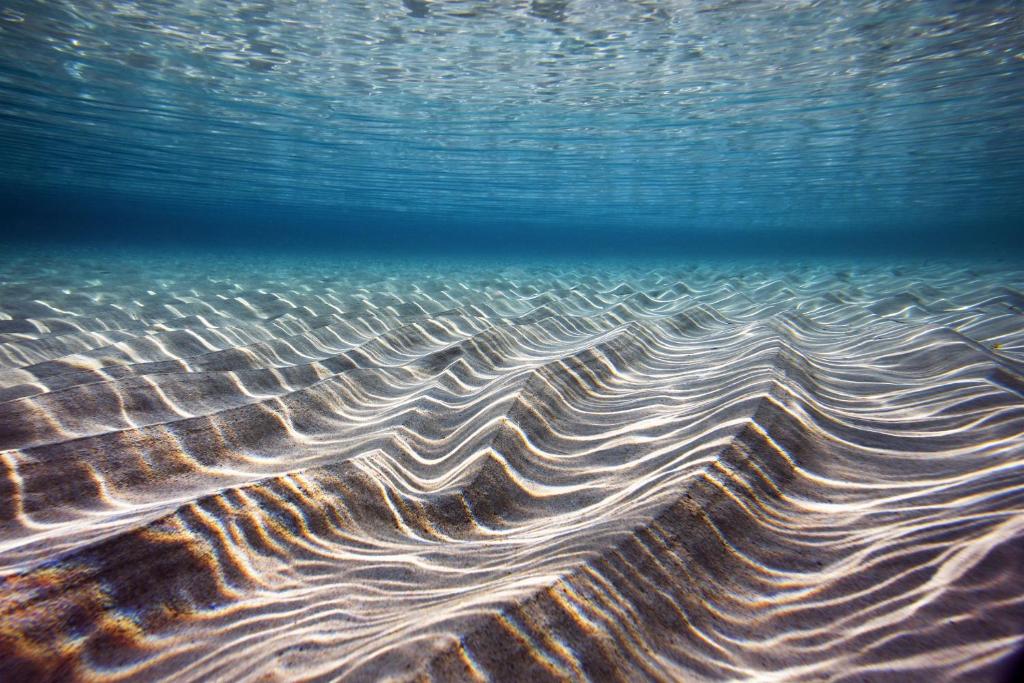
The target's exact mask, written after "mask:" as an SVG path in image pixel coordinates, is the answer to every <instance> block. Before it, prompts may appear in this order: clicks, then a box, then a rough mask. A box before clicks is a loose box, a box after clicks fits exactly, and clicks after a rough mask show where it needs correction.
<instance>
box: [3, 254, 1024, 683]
mask: <svg viewBox="0 0 1024 683" xmlns="http://www.w3.org/2000/svg"><path fill="white" fill-rule="evenodd" d="M1022 373H1024V271H1021V270H1016V269H1013V268H1011V267H1010V266H1007V265H999V264H992V263H960V264H957V263H952V264H951V263H938V264H928V263H920V264H911V265H902V266H898V265H893V264H883V263H859V264H857V263H852V264H842V263H818V264H809V265H799V264H775V265H770V264H750V263H748V264H742V263H734V264H727V263H704V264H700V263H695V264H677V265H665V264H660V265H657V264H655V265H650V264H648V265H641V264H635V263H634V264H630V263H619V264H615V263H611V262H607V263H601V264H591V265H587V266H584V265H572V264H564V263H554V262H549V263H537V264H532V265H519V266H509V265H496V264H486V263H470V262H465V263H459V262H457V261H435V262H426V261H424V262H420V263H404V264H403V263H377V262H372V261H370V260H365V259H364V260H362V261H358V260H349V261H345V262H337V263H330V262H328V261H327V260H317V261H302V260H299V259H296V258H290V259H283V258H282V259H278V260H274V259H269V258H259V259H257V258H242V257H237V258H232V259H228V258H222V259H218V258H214V257H203V258H187V257H185V256H179V257H171V256H162V257H157V256H145V255H140V254H135V255H130V254H128V255H119V256H111V255H109V254H108V255H104V254H101V253H99V252H91V253H90V252H76V253H67V254H51V255H42V254H40V253H34V252H33V253H24V254H20V255H19V254H17V253H8V254H6V255H5V258H4V259H3V262H2V264H0V449H2V450H0V680H3V681H46V680H100V681H120V680H149V679H156V678H163V679H167V680H174V681H211V680H224V681H240V680H254V681H297V680H335V679H345V680H377V679H380V678H385V677H394V678H397V679H427V680H472V679H480V680H486V679H493V680H508V681H541V680H549V679H560V680H566V679H567V680H578V679H592V680H602V681H604V680H617V679H618V680H640V679H657V680H705V679H711V680H721V679H726V680H756V681H768V680H785V681H790V680H793V681H803V680H807V681H811V680H813V681H819V680H829V681H855V680H856V681H861V680H894V681H897V680H898V681H905V680H922V679H923V680H927V681H929V682H932V681H943V680H963V681H978V680H999V678H1000V677H1002V676H1005V675H1009V674H1008V672H1009V669H1008V667H1009V666H1010V664H1009V662H1010V661H1011V660H1012V656H1013V653H1014V652H1015V651H1016V650H1017V649H1018V648H1019V647H1020V645H1021V643H1022V637H1024V398H1022V394H1024V377H1022Z"/></svg>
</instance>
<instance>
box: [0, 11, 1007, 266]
mask: <svg viewBox="0 0 1024 683" xmlns="http://www.w3.org/2000/svg"><path fill="white" fill-rule="evenodd" d="M0 149H2V152H3V159H4V162H3V164H2V165H0V201H2V204H0V207H2V208H3V215H4V222H5V224H6V230H5V232H6V233H7V234H8V235H13V236H14V237H16V238H28V239H33V240H39V239H41V238H45V239H50V240H57V241H66V240H71V241H76V242H87V243H88V242H95V241H100V240H102V241H108V242H109V241H113V242H119V243H120V242H126V243H144V242H150V241H159V242H183V243H190V244H193V245H196V244H199V245H202V244H209V243H214V242H218V243H222V244H225V245H229V246H231V245H238V244H250V245H251V244H258V245H275V246H284V245H300V246H305V247H310V246H314V247H318V248H324V247H331V248H337V249H342V250H344V249H351V248H354V247H367V248H373V249H376V250H385V251H387V250H392V249H398V248H403V249H413V250H416V249H430V250H433V251H449V252H450V251H458V250H461V249H469V250H474V251H485V252H486V251H492V250H494V249H496V248H500V249H503V250H525V251H545V250H554V251H559V252H577V251H583V252H586V251H587V250H601V251H605V252H613V253H620V252H628V251H631V250H637V251H647V252H651V251H654V252H660V251H663V250H673V251H687V252H691V253H702V252H705V251H717V252H724V253H736V252H740V253H742V252H753V253H760V252H763V251H765V250H775V251H779V252H792V251H794V250H811V251H814V252H815V253H827V252H829V251H830V250H837V251H840V252H843V253H848V252H849V251H850V250H857V251H858V252H867V253H871V252H890V251H894V252H897V253H903V252H907V251H914V250H919V249H925V250H949V249H955V250H957V251H959V250H962V249H963V248H964V247H965V246H966V247H972V248H974V249H975V250H980V251H983V252H984V251H985V250H986V249H990V248H998V249H999V251H1000V253H1004V252H1005V249H1006V247H1008V246H1009V247H1013V248H1016V246H1017V245H1018V238H1017V235H1016V233H1017V232H1018V231H1017V228H1018V227H1019V221H1020V216H1021V209H1022V208H1024V193H1022V192H1021V189H1022V188H1024V11H1022V9H1021V5H1020V3H1019V2H1014V1H1010V2H935V1H932V2H908V1H901V0H885V1H875V2H806V1H802V2H781V1H756V2H725V1H715V2H712V1H697V2H691V1H677V2H654V1H645V2H581V1H576V2H572V1H569V0H547V1H541V0H533V1H529V0H506V1H502V2H493V3H491V2H476V1H472V0H463V1H454V0H453V1H443V2H442V1H430V2H428V1H427V0H403V1H399V0H391V1H382V2H367V1H363V0H360V1H351V2H342V3H322V2H313V1H310V0H307V1H300V2H288V3H285V2H273V1H271V0H258V1H254V2H245V3H236V2H226V1H225V2H217V1H204V0H191V1H190V2H182V3H164V2H130V1H124V2H104V1H100V0H76V1H74V2H72V1H71V0H57V1H54V2H46V3H42V2H29V1H25V0H15V1H13V2H8V3H5V4H4V6H3V9H2V10H0Z"/></svg>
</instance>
